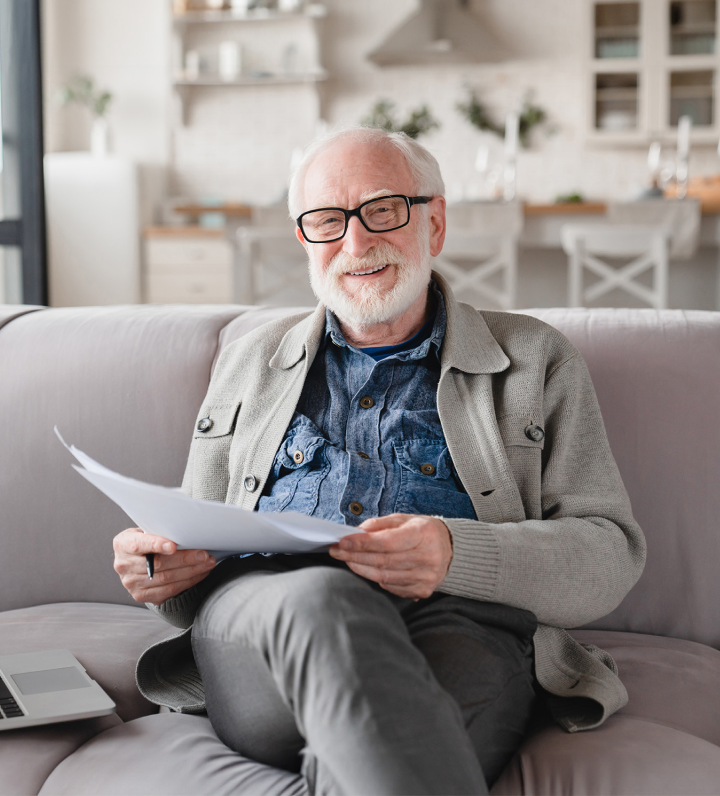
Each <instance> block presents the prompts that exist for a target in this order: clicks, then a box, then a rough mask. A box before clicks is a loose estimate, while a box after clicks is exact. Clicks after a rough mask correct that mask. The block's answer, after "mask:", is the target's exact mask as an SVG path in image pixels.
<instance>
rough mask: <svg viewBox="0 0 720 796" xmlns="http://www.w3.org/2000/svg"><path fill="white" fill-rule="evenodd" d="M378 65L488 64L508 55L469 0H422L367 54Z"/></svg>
mask: <svg viewBox="0 0 720 796" xmlns="http://www.w3.org/2000/svg"><path fill="white" fill-rule="evenodd" d="M367 57H368V59H369V60H371V61H372V62H373V63H376V64H377V65H378V66H402V65H408V66H409V65H413V64H431V65H432V64H461V63H488V62H494V61H502V60H504V59H505V58H507V57H508V56H507V53H506V51H505V48H504V47H503V46H502V45H501V44H500V43H499V42H498V41H497V39H496V38H495V37H494V36H493V34H492V32H491V31H490V30H488V28H487V26H486V25H485V24H483V22H481V20H480V19H478V18H477V17H476V16H474V15H473V14H472V13H471V12H470V11H468V0H420V7H419V8H418V10H417V11H416V12H415V13H414V14H412V15H411V16H410V17H408V19H407V20H406V21H405V22H403V24H402V25H400V27H398V28H396V29H395V30H394V31H393V32H392V33H391V34H390V35H389V36H388V37H387V39H385V41H384V42H383V43H382V44H381V45H380V46H379V47H377V48H376V49H375V50H373V51H372V52H371V53H369V54H368V56H367Z"/></svg>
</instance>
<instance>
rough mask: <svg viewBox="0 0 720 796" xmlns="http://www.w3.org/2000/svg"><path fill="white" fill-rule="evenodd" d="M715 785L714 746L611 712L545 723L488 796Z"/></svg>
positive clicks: (599, 794) (633, 794)
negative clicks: (585, 726)
mask: <svg viewBox="0 0 720 796" xmlns="http://www.w3.org/2000/svg"><path fill="white" fill-rule="evenodd" d="M111 732H112V731H111ZM70 759H72V758H70ZM719 782H720V748H718V747H717V746H715V744H711V743H708V742H707V741H703V740H702V739H701V738H696V737H695V736H694V735H689V734H688V733H685V732H680V730H675V729H673V728H672V727H665V726H664V725H662V724H653V723H651V722H647V721H644V720H642V719H636V718H632V717H629V716H622V715H616V716H611V717H610V718H609V719H608V720H607V722H606V723H605V724H603V725H602V726H601V727H598V728H597V729H596V730H590V731H589V732H580V733H574V734H572V735H570V734H568V733H565V732H563V730H561V729H560V728H559V727H555V726H551V727H547V728H545V729H544V730H542V731H541V732H539V733H538V734H537V735H534V736H533V737H532V738H530V740H528V741H527V742H526V743H525V744H523V747H522V749H521V751H520V752H519V753H518V754H517V755H516V756H515V758H514V759H513V761H512V762H511V763H510V765H509V766H508V768H507V769H505V771H504V772H503V774H502V776H501V777H500V779H499V780H498V781H497V782H496V783H495V785H494V787H493V789H492V795H493V796H520V794H522V796H540V794H551V793H553V794H560V793H567V794H571V793H572V794H582V795H583V796H678V794H683V796H717V793H718V783H719Z"/></svg>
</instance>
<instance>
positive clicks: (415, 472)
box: [115, 128, 645, 794]
mask: <svg viewBox="0 0 720 796" xmlns="http://www.w3.org/2000/svg"><path fill="white" fill-rule="evenodd" d="M443 190H444V188H443V183H442V178H441V176H440V171H439V168H438V165H437V163H436V161H435V160H434V158H433V157H432V156H431V155H430V154H429V153H428V152H427V151H426V150H425V149H424V148H423V147H422V146H420V145H419V144H417V143H415V142H414V141H412V140H410V139H409V138H407V137H405V136H403V135H398V134H387V133H384V132H381V131H378V130H368V129H362V128H360V129H351V130H346V131H344V132H341V133H337V134H334V135H332V136H330V137H328V138H326V139H324V140H322V141H320V142H318V143H316V144H315V145H314V146H312V147H311V148H310V149H309V150H308V151H307V153H306V155H305V158H304V160H303V162H302V163H301V164H300V166H299V167H298V169H297V171H296V173H295V174H294V175H293V179H292V183H291V188H290V199H289V204H290V210H291V214H292V215H293V217H296V218H297V224H298V229H297V236H298V239H299V241H300V243H302V245H303V246H304V247H305V250H306V251H307V255H308V261H309V270H310V279H311V283H312V287H313V290H314V291H315V293H316V295H317V297H318V299H319V300H320V304H319V306H318V308H317V310H316V311H315V312H313V313H311V314H309V315H308V314H305V315H300V316H298V315H295V316H291V317H287V318H284V319H282V320H280V321H276V322H273V323H270V324H268V325H266V326H264V327H262V328H260V329H257V330H255V331H254V332H252V333H250V334H248V335H246V336H245V337H243V338H242V339H241V340H238V341H237V342H235V343H234V344H232V345H230V346H228V347H227V349H226V350H225V351H224V352H223V354H222V356H221V358H220V360H219V362H218V365H217V368H216V371H215V373H214V376H213V379H212V383H211V385H210V389H209V392H208V395H207V398H206V400H205V402H204V404H203V406H202V408H201V410H200V414H199V416H198V422H197V426H196V430H195V434H194V438H193V442H192V447H191V451H190V460H189V462H188V466H187V471H186V476H185V481H184V485H183V486H184V489H185V490H186V491H187V492H188V493H189V494H191V495H193V496H194V497H197V498H201V499H205V500H220V501H227V502H231V503H236V504H239V505H241V506H244V507H246V508H250V509H256V510H259V511H291V510H292V511H299V512H303V513H305V514H308V515H311V516H316V517H322V518H325V519H329V520H333V521H335V522H338V523H341V524H343V523H344V524H345V525H349V526H352V527H355V528H357V531H358V532H356V533H351V534H350V535H348V536H346V537H344V538H343V539H342V541H341V542H340V543H339V544H337V545H333V546H332V547H331V548H330V550H329V553H318V554H315V555H296V556H281V555H275V556H262V555H252V556H248V557H242V558H232V559H227V560H225V561H223V562H222V563H221V564H219V565H217V566H216V565H215V561H214V560H213V559H212V557H210V556H208V554H207V553H206V552H204V551H177V550H176V548H175V545H174V544H172V543H171V542H168V541H167V540H164V539H160V538H157V537H152V536H146V535H141V534H140V533H138V531H137V529H129V530H127V531H124V532H123V533H121V534H120V535H119V536H118V537H116V541H115V552H116V564H115V568H116V570H117V571H118V573H119V574H120V575H121V577H122V581H123V583H124V585H125V586H126V588H127V589H128V590H129V591H130V593H131V594H132V595H133V597H135V599H137V600H140V601H144V602H147V603H150V604H152V605H153V606H155V607H156V610H157V611H158V612H159V613H160V614H161V615H162V616H163V617H165V618H166V619H167V620H168V621H169V622H171V623H173V624H175V625H177V626H179V627H183V628H188V630H186V631H185V633H183V634H181V635H180V636H178V637H176V638H175V639H173V640H171V641H170V642H164V643H162V644H160V645H157V646H156V647H154V648H151V649H150V650H148V651H146V653H144V655H143V657H142V658H141V660H140V662H139V664H138V683H139V685H140V687H141V689H142V690H143V692H144V693H145V694H146V696H148V697H149V698H150V699H152V700H154V701H155V702H157V703H158V704H166V705H170V706H171V707H173V708H174V709H176V710H182V711H188V712H193V711H195V712H198V711H201V710H203V709H207V712H208V716H209V717H210V720H211V721H212V724H213V726H214V727H215V729H216V731H217V733H218V735H219V737H220V738H221V739H222V740H223V741H224V742H225V743H226V744H227V745H229V746H230V747H231V748H233V749H235V750H236V751H238V752H240V753H241V754H243V755H246V756H247V757H250V758H252V759H254V760H257V761H259V762H262V763H266V764H270V765H274V766H278V767H282V768H286V769H290V770H300V768H301V767H302V771H303V772H304V774H305V775H306V778H307V781H308V787H309V790H310V792H315V793H344V794H359V793H373V794H424V793H435V794H447V793H458V794H459V793H484V792H486V782H487V783H489V784H492V782H493V781H494V780H495V779H496V778H497V776H498V775H499V773H500V771H501V770H502V768H503V766H504V765H505V764H506V763H507V762H508V760H509V758H510V756H511V755H512V754H513V752H514V750H515V749H516V748H517V746H518V745H519V743H520V741H521V739H522V736H523V733H524V732H525V730H526V727H527V724H528V721H529V718H530V715H531V712H532V710H533V707H534V702H535V698H536V696H535V695H536V691H537V692H542V694H543V696H544V698H545V700H546V702H547V704H548V705H549V706H550V709H551V711H552V713H553V714H554V716H555V718H556V719H557V720H558V721H559V722H560V723H561V724H562V725H563V726H564V727H565V728H566V729H567V730H569V731H576V730H582V729H589V728H591V727H594V726H597V725H598V724H600V723H601V722H602V721H603V720H604V719H605V718H606V717H607V716H608V715H610V713H612V712H613V711H614V710H616V709H617V708H619V707H620V706H622V705H623V704H624V702H625V700H626V699H627V695H626V692H625V690H624V688H623V686H622V684H621V683H620V681H619V680H618V678H617V674H616V669H615V666H614V663H613V661H612V659H611V658H610V657H609V656H608V655H606V654H605V653H603V652H602V651H600V650H598V649H596V648H590V649H587V648H583V647H581V646H580V645H579V644H577V643H575V641H574V640H573V639H572V638H571V637H570V636H569V635H568V634H567V633H566V632H565V630H564V629H563V628H567V627H572V626H577V625H580V624H583V623H585V622H588V621H591V620H593V619H597V618H599V617H601V616H603V615H604V614H606V613H608V612H609V611H611V610H612V609H613V608H614V607H615V606H616V605H617V604H618V603H619V602H620V600H622V598H623V596H624V595H625V594H626V593H627V591H628V590H629V589H630V588H631V586H632V585H633V584H634V583H635V581H636V580H637V578H638V577H639V575H640V572H641V571H642V567H643V562H644V555H645V548H644V541H643V537H642V533H641V531H640V529H639V528H638V526H637V524H636V523H635V522H634V520H633V517H632V514H631V510H630V505H629V502H628V498H627V495H626V492H625V490H624V488H623V485H622V482H621V480H620V477H619V474H618V472H617V468H616V466H615V463H614V461H613V458H612V455H611V453H610V450H609V447H608V443H607V439H606V437H605V432H604V428H603V424H602V419H601V417H600V412H599V409H598V406H597V401H596V399H595V394H594V392H593V388H592V385H591V382H590V378H589V376H588V373H587V370H586V367H585V364H584V362H583V361H582V359H581V357H580V355H579V354H578V353H577V352H576V351H575V350H574V349H573V348H572V346H571V345H570V344H569V343H568V341H567V340H566V339H565V338H563V337H562V335H560V334H559V333H558V332H556V331H555V330H553V329H552V328H550V327H548V326H546V325H545V324H543V323H541V322H539V321H537V320H534V319H532V318H529V317H526V316H522V315H510V314H505V313H495V312H479V311H477V310H474V309H472V308H471V307H469V306H468V305H466V304H461V303H458V302H457V300H456V299H455V297H454V296H453V295H452V292H451V291H450V289H449V287H448V285H447V284H446V283H445V282H444V281H443V280H442V278H441V277H440V276H438V275H437V274H434V273H432V272H431V257H432V256H435V255H437V254H439V253H440V251H441V249H442V245H443V240H444V236H445V201H444V199H443ZM150 552H152V553H155V554H157V555H156V561H157V563H156V575H155V578H154V579H153V580H152V581H151V580H149V579H148V577H147V576H146V574H145V561H144V558H143V555H144V554H145V553H150ZM191 625H192V628H191ZM190 638H191V640H192V651H191V650H190Z"/></svg>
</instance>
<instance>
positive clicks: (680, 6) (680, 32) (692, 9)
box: [669, 0, 716, 55]
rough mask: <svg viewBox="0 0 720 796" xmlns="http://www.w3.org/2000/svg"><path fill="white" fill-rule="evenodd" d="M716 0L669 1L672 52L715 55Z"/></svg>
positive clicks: (675, 53) (670, 48)
mask: <svg viewBox="0 0 720 796" xmlns="http://www.w3.org/2000/svg"><path fill="white" fill-rule="evenodd" d="M715 17H716V9H715V0H673V2H671V3H670V20H669V21H670V47H669V51H670V55H713V54H714V53H715V46H716V45H715V42H716V19H715Z"/></svg>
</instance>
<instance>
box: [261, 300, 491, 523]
mask: <svg viewBox="0 0 720 796" xmlns="http://www.w3.org/2000/svg"><path fill="white" fill-rule="evenodd" d="M433 290H434V295H435V298H436V301H437V312H436V315H435V322H434V324H433V326H432V331H431V332H430V333H429V334H428V333H427V331H426V332H425V335H422V334H418V338H420V339H421V342H419V343H418V344H417V345H416V346H415V347H413V348H410V349H409V350H400V351H399V352H396V353H392V354H390V355H389V356H384V358H382V359H380V360H379V361H376V359H375V358H373V356H372V355H371V354H369V353H366V352H365V351H363V350H362V349H358V348H355V347H353V346H351V345H350V344H349V343H347V342H346V340H345V338H344V336H343V334H342V332H341V331H340V326H339V324H338V321H337V319H336V318H335V316H334V315H333V314H332V313H331V312H330V311H329V310H328V311H327V316H326V327H325V339H324V343H323V346H321V348H320V350H319V351H318V354H317V356H316V357H315V361H314V362H313V364H312V366H311V368H310V372H309V373H308V377H307V380H306V382H305V386H304V388H303V391H302V394H301V396H300V400H299V402H298V406H297V411H296V412H295V414H294V416H293V420H292V422H291V424H290V426H289V428H288V430H287V432H286V434H285V438H284V440H283V443H282V445H281V446H280V449H279V450H278V452H277V455H276V456H275V461H274V464H273V470H272V473H271V476H270V478H269V480H268V482H267V485H266V487H265V490H264V492H263V496H262V497H261V498H260V502H259V505H258V510H259V511H299V512H301V513H303V514H308V515H310V516H314V517H322V518H323V519H326V520H331V521H333V522H339V523H341V524H345V525H359V524H360V523H361V522H363V521H364V520H366V519H369V518H370V517H378V516H385V515H387V514H392V513H393V512H402V513H407V514H431V515H439V516H444V517H462V518H466V519H476V516H475V512H474V510H473V507H472V503H471V501H470V498H469V497H468V495H467V494H466V493H465V490H464V488H463V486H462V484H461V483H460V480H459V478H458V477H457V474H456V472H455V468H454V466H453V463H452V459H451V457H450V452H449V450H448V447H447V443H446V441H445V436H444V434H443V430H442V427H441V425H440V417H439V415H438V411H437V398H436V396H437V387H438V381H439V378H440V347H441V345H442V341H443V337H444V335H445V326H446V317H447V316H446V312H445V303H444V300H443V297H442V294H441V293H440V291H439V290H438V289H437V288H436V287H435V286H434V285H433ZM423 336H424V337H425V339H422V337H423ZM397 348H399V349H403V348H405V346H398V347H397ZM369 350H370V351H371V352H376V351H377V349H369ZM376 356H377V354H376Z"/></svg>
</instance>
